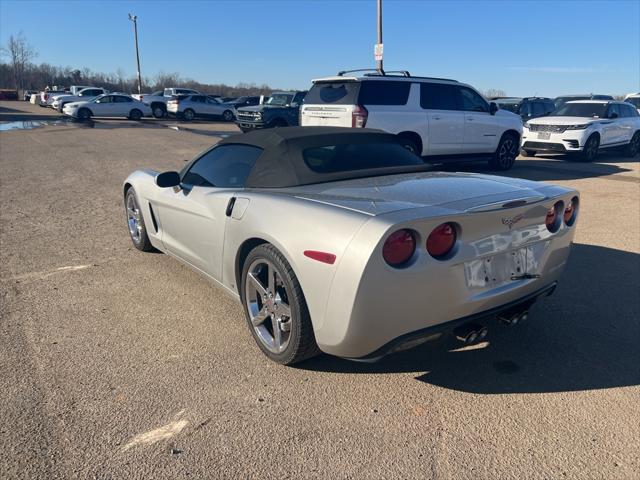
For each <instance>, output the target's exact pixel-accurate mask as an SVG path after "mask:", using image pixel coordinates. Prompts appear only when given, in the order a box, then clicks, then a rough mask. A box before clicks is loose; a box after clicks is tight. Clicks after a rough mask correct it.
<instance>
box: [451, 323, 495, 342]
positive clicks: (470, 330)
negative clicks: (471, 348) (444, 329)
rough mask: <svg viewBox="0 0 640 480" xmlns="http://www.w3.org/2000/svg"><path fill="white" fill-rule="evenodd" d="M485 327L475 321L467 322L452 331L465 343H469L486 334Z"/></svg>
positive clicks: (480, 338)
mask: <svg viewBox="0 0 640 480" xmlns="http://www.w3.org/2000/svg"><path fill="white" fill-rule="evenodd" d="M487 332H488V330H487V327H483V326H482V325H477V324H475V323H467V324H465V325H461V326H459V327H457V328H456V329H455V330H454V331H453V333H454V335H455V337H456V339H458V340H459V341H461V342H462V343H464V344H465V345H471V344H472V343H475V342H477V341H479V340H482V339H483V338H484V337H486V336H487Z"/></svg>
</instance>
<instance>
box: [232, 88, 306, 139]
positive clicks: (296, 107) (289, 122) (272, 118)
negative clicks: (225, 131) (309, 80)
mask: <svg viewBox="0 0 640 480" xmlns="http://www.w3.org/2000/svg"><path fill="white" fill-rule="evenodd" d="M306 94H307V92H305V91H294V92H275V93H273V94H272V95H271V97H270V98H269V100H267V101H266V102H265V103H264V104H262V105H255V106H252V107H242V108H238V109H237V110H236V125H238V127H240V130H242V131H243V132H248V131H251V130H255V129H258V128H273V127H287V126H296V125H298V124H299V123H298V116H299V113H300V107H301V106H302V101H303V100H304V96H305V95H306Z"/></svg>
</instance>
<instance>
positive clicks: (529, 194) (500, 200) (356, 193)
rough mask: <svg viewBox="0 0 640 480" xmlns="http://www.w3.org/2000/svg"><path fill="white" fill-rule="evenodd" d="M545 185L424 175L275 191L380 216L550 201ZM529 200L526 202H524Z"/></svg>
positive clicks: (486, 177)
mask: <svg viewBox="0 0 640 480" xmlns="http://www.w3.org/2000/svg"><path fill="white" fill-rule="evenodd" d="M544 188H549V187H547V186H546V185H543V184H540V183H537V182H531V181H528V180H522V179H513V178H504V177H497V176H490V175H478V174H467V173H447V172H423V173H419V174H415V173H412V174H399V175H387V176H381V177H369V178H361V179H354V180H344V181H339V182H329V183H322V184H316V185H305V186H299V187H290V188H284V189H278V190H274V192H278V193H286V194H288V195H292V196H295V197H298V198H303V199H307V200H311V201H316V202H320V203H325V204H329V205H334V206H337V207H341V208H346V209H349V210H355V211H358V212H361V213H365V214H367V215H381V214H385V213H390V212H394V211H398V210H406V209H413V208H423V207H435V206H438V207H443V208H447V209H450V210H455V211H459V212H463V211H486V210H492V209H495V210H497V209H500V208H503V204H505V203H509V202H512V201H515V200H519V201H521V204H525V203H533V202H537V201H540V200H543V199H544V198H546V196H545V194H544V193H542V192H541V191H540V189H544ZM522 201H524V203H522Z"/></svg>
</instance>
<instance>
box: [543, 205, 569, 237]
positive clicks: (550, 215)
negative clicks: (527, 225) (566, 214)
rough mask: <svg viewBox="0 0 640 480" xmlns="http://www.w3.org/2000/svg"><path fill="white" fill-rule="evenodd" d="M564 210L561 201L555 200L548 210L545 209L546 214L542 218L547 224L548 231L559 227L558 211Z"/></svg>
mask: <svg viewBox="0 0 640 480" xmlns="http://www.w3.org/2000/svg"><path fill="white" fill-rule="evenodd" d="M563 210H564V204H563V203H562V202H556V203H554V204H553V207H551V208H550V209H549V210H547V216H546V217H545V219H544V223H545V225H546V226H547V230H549V231H550V232H552V233H553V232H557V231H558V229H559V228H560V223H562V222H561V220H560V212H562V211H563Z"/></svg>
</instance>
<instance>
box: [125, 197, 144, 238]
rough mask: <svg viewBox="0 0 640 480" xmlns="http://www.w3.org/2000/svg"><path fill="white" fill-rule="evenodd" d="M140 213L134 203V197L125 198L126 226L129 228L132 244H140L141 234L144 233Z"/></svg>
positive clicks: (136, 203) (136, 204)
mask: <svg viewBox="0 0 640 480" xmlns="http://www.w3.org/2000/svg"><path fill="white" fill-rule="evenodd" d="M141 215H142V213H141V212H140V208H139V207H138V202H136V196H135V195H128V196H127V225H128V226H129V234H130V235H131V238H132V239H133V241H134V242H136V243H140V241H141V240H142V234H143V232H144V226H143V225H142V222H141V221H140V220H141Z"/></svg>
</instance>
